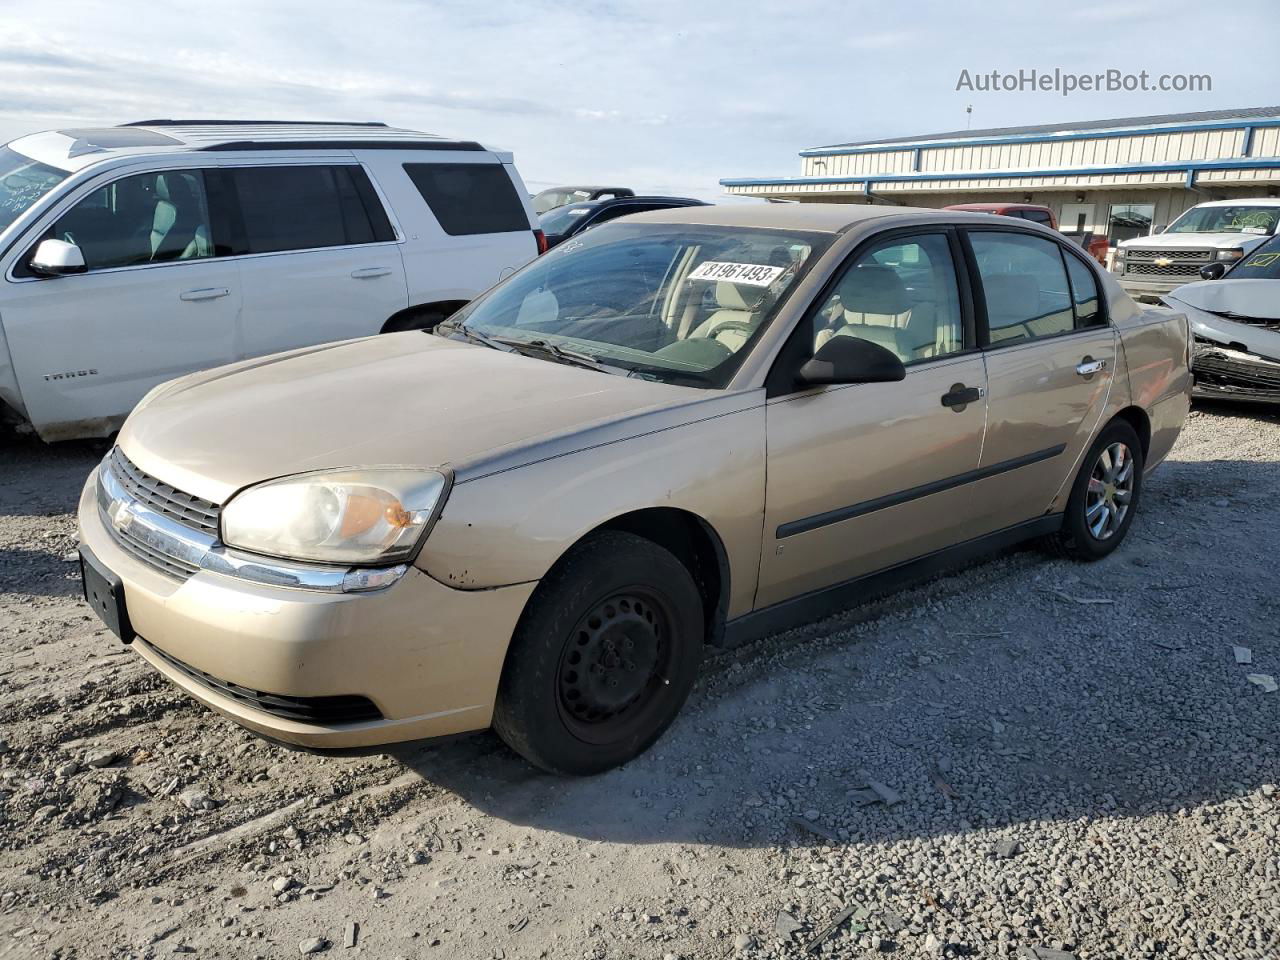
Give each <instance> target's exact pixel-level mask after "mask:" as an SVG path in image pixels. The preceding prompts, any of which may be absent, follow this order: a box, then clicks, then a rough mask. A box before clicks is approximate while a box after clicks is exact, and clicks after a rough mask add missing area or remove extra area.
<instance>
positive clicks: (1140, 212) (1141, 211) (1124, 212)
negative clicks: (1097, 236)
mask: <svg viewBox="0 0 1280 960" xmlns="http://www.w3.org/2000/svg"><path fill="white" fill-rule="evenodd" d="M1155 216H1156V207H1155V204H1154V203H1113V204H1112V205H1111V210H1110V213H1109V214H1108V215H1107V236H1108V237H1109V238H1110V240H1111V245H1112V246H1115V245H1116V244H1118V243H1120V242H1121V241H1123V240H1132V239H1134V237H1145V236H1147V235H1148V234H1150V233H1151V224H1152V221H1154V220H1155Z"/></svg>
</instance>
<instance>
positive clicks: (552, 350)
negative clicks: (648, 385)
mask: <svg viewBox="0 0 1280 960" xmlns="http://www.w3.org/2000/svg"><path fill="white" fill-rule="evenodd" d="M492 339H493V340H495V341H496V342H497V343H500V344H504V345H505V346H507V347H509V348H510V349H512V350H515V351H516V352H517V353H534V354H540V355H542V356H547V357H550V358H551V359H552V360H557V361H559V362H560V363H567V364H570V365H571V366H576V367H585V368H586V369H588V370H597V371H599V372H600V373H612V374H615V375H619V374H620V375H624V376H625V375H626V371H625V370H621V369H619V368H618V367H617V366H615V365H612V364H607V363H601V362H600V361H599V360H598V359H596V358H595V357H593V356H591V354H589V353H579V352H578V351H577V350H566V349H565V348H564V347H562V346H560V345H559V344H556V343H551V342H549V341H547V340H518V339H516V338H514V337H494V338H492Z"/></svg>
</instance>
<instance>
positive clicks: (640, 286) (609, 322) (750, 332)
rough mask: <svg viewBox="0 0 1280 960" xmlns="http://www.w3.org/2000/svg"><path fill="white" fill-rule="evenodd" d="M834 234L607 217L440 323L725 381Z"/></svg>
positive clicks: (708, 381)
mask: <svg viewBox="0 0 1280 960" xmlns="http://www.w3.org/2000/svg"><path fill="white" fill-rule="evenodd" d="M831 236H832V235H831V234H825V233H809V232H798V231H784V230H763V229H741V228H733V227H717V226H694V225H687V224H647V223H646V224H631V223H626V222H618V223H611V224H607V225H605V226H602V227H600V228H598V229H594V230H589V231H587V232H586V233H584V234H582V235H581V236H580V237H574V238H573V239H571V240H569V241H568V242H566V243H564V244H562V245H561V246H559V247H556V248H555V249H554V250H553V251H552V252H551V253H548V254H545V255H544V256H541V257H539V258H538V259H536V260H534V261H533V262H532V263H530V264H529V265H528V266H526V267H525V268H524V269H522V270H521V271H520V272H518V273H517V274H515V275H514V276H512V277H511V278H510V279H508V280H506V281H505V282H503V283H500V284H499V285H498V286H496V287H494V288H493V289H492V290H491V291H490V292H489V293H487V294H485V295H484V296H482V297H480V298H479V299H477V300H474V301H472V302H471V304H469V305H468V306H466V307H464V308H463V309H462V310H461V311H459V312H458V313H457V314H455V315H454V317H453V318H452V320H451V321H450V323H449V324H448V325H446V326H444V327H443V328H441V330H440V332H441V333H442V334H444V335H462V336H466V335H469V334H470V335H472V336H473V338H475V339H482V340H484V339H487V340H491V341H495V342H497V343H498V344H500V345H503V346H505V347H507V348H510V349H517V350H520V351H522V352H530V353H536V354H538V355H540V356H543V357H545V358H548V359H560V360H562V361H563V360H565V359H566V357H565V354H566V353H567V352H572V353H573V354H576V355H577V356H578V357H579V358H581V357H584V356H585V357H587V358H589V359H590V360H591V361H593V362H595V363H598V364H603V365H605V366H606V367H609V368H616V371H617V372H624V373H629V374H630V375H633V376H642V377H647V378H651V379H656V380H664V381H668V382H673V383H684V384H690V385H693V386H707V387H719V386H723V385H724V384H725V383H727V382H728V380H729V377H730V376H731V375H732V373H733V371H734V370H736V369H737V367H738V365H739V364H740V363H741V361H742V358H743V357H744V356H745V355H746V352H747V351H746V348H747V345H748V344H749V343H750V342H752V340H753V338H754V337H755V336H756V335H757V334H758V333H759V332H760V331H761V330H763V329H764V327H765V326H767V325H768V323H769V322H770V321H771V320H772V318H773V316H774V314H775V313H776V311H777V308H778V307H779V306H780V304H781V303H782V302H783V301H784V299H785V298H786V296H787V295H788V293H789V292H790V291H791V289H792V288H793V287H794V286H795V283H796V281H797V279H798V278H799V277H801V276H803V274H804V272H805V270H806V269H807V268H808V266H809V265H810V264H811V263H812V262H813V261H814V260H815V259H816V258H817V257H818V256H819V255H820V254H821V253H822V251H823V250H825V249H826V247H827V245H828V244H829V243H830V241H831ZM556 351H559V352H560V353H561V356H559V357H556V356H555V353H556Z"/></svg>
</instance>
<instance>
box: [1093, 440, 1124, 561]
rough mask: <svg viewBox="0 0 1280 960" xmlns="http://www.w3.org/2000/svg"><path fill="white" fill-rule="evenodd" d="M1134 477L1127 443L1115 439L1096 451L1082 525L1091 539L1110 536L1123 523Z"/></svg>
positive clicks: (1106, 538)
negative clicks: (1096, 457) (1085, 527)
mask: <svg viewBox="0 0 1280 960" xmlns="http://www.w3.org/2000/svg"><path fill="white" fill-rule="evenodd" d="M1135 479H1136V478H1135V476H1134V468H1133V453H1132V452H1131V451H1130V450H1129V446H1128V444H1126V443H1124V442H1123V441H1119V440H1118V441H1116V442H1115V443H1112V444H1109V445H1107V446H1106V447H1104V448H1103V450H1102V452H1101V453H1099V454H1098V459H1097V460H1096V461H1094V464H1093V470H1092V472H1091V473H1090V474H1089V489H1088V492H1087V493H1086V495H1085V504H1084V522H1085V526H1087V527H1088V528H1089V533H1090V534H1092V536H1093V538H1094V539H1095V540H1109V539H1111V537H1113V536H1114V535H1115V533H1116V531H1117V530H1119V529H1120V525H1121V524H1122V523H1124V518H1125V517H1126V516H1127V515H1128V513H1129V507H1130V506H1131V505H1132V504H1133V486H1134V482H1135Z"/></svg>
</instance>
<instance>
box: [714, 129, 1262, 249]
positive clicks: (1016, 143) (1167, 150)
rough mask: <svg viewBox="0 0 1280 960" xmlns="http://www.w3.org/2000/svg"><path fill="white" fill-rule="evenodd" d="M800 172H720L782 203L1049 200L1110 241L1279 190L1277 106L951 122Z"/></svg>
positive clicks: (825, 154)
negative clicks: (980, 124)
mask: <svg viewBox="0 0 1280 960" xmlns="http://www.w3.org/2000/svg"><path fill="white" fill-rule="evenodd" d="M800 157H801V165H800V176H798V177H759V178H750V177H748V178H728V179H724V180H721V181H720V183H721V185H722V186H724V187H725V189H726V190H727V192H729V193H731V194H738V195H741V196H748V197H765V198H770V199H779V200H800V201H826V202H831V201H836V202H847V203H896V204H905V205H909V206H921V207H942V206H947V205H949V204H953V203H973V202H981V201H998V200H1003V201H1011V202H1020V203H1037V204H1043V205H1045V206H1048V207H1051V208H1052V209H1053V211H1054V213H1055V214H1056V215H1057V217H1058V222H1059V223H1060V224H1061V226H1062V228H1063V229H1066V230H1082V231H1088V232H1091V233H1103V234H1106V235H1107V237H1108V238H1109V240H1110V243H1111V244H1112V245H1113V246H1114V245H1115V244H1116V243H1117V242H1119V241H1121V240H1128V239H1131V238H1133V237H1138V236H1144V235H1146V234H1149V233H1152V232H1153V231H1155V230H1156V229H1157V228H1158V227H1160V226H1162V225H1165V224H1168V223H1169V222H1171V221H1172V220H1173V219H1175V218H1176V217H1177V216H1178V214H1180V213H1182V212H1183V211H1184V210H1186V209H1188V208H1189V207H1193V206H1195V205H1196V204H1198V203H1202V202H1204V201H1205V200H1220V199H1232V198H1236V197H1274V196H1277V192H1278V190H1280V107H1250V108H1244V109H1240V110H1213V111H1208V112H1204V113H1183V114H1167V115H1163V116H1152V117H1127V118H1124V119H1117V120H1090V121H1085V122H1081V123H1067V124H1045V125H1042V126H1032V127H1005V128H998V129H990V130H958V131H952V132H950V133H935V134H931V135H927V136H919V137H899V138H894V139H888V140H865V141H860V142H857V143H838V144H833V145H831V146H826V147H813V148H811V149H808V150H802V151H800Z"/></svg>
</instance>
